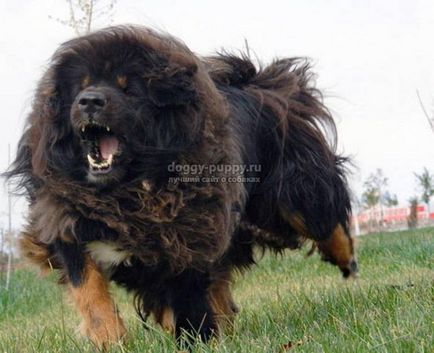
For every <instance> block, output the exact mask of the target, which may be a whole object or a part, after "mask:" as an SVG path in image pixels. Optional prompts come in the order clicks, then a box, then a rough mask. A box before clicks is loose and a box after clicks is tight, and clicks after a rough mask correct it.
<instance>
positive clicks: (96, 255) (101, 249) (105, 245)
mask: <svg viewBox="0 0 434 353" xmlns="http://www.w3.org/2000/svg"><path fill="white" fill-rule="evenodd" d="M87 251H88V252H89V254H90V256H91V258H92V260H93V261H95V263H96V264H97V265H98V266H100V267H101V268H102V269H103V270H109V269H110V268H111V267H116V266H118V265H120V264H121V263H123V262H124V263H126V264H129V261H130V258H131V256H132V254H131V253H130V252H128V251H126V250H122V249H119V247H118V246H117V245H116V244H115V243H113V242H108V241H92V242H90V243H88V244H87Z"/></svg>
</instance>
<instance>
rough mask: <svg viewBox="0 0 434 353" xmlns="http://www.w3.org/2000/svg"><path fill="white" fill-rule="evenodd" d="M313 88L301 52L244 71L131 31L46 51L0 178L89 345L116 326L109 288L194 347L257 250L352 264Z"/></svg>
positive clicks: (214, 325) (325, 115) (326, 125)
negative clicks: (12, 192) (313, 250)
mask: <svg viewBox="0 0 434 353" xmlns="http://www.w3.org/2000/svg"><path fill="white" fill-rule="evenodd" d="M313 81H314V80H313V77H312V74H311V73H310V68H309V63H308V62H307V61H306V60H303V59H299V58H297V59H296V58H294V59H281V60H276V61H274V62H273V63H271V64H270V65H269V66H266V67H262V68H259V69H258V68H257V67H256V66H255V65H254V64H253V63H252V61H251V60H250V59H249V58H248V57H246V56H243V55H240V56H236V55H230V54H219V55H216V56H213V57H199V56H197V55H195V54H193V53H192V52H191V51H190V50H189V49H188V48H187V47H186V46H185V45H184V44H182V43H181V42H180V41H178V40H177V39H175V38H173V37H171V36H169V35H166V34H160V33H156V32H154V31H152V30H149V29H146V28H142V27H135V26H122V27H113V28H108V29H105V30H101V31H98V32H95V33H91V34H89V35H86V36H83V37H79V38H76V39H73V40H71V41H68V42H66V43H64V44H63V45H62V46H61V47H60V48H59V49H58V50H57V51H56V53H55V54H54V56H53V57H52V60H51V63H50V65H49V67H48V69H47V71H46V72H45V74H44V75H43V77H42V79H41V80H40V82H39V85H38V88H37V91H36V94H35V99H34V103H33V107H32V111H31V113H30V115H29V117H28V120H27V125H26V127H25V131H24V133H23V136H22V138H21V140H20V142H19V148H18V153H17V157H16V160H15V162H14V164H13V165H12V166H11V169H10V170H9V172H8V177H11V178H14V179H15V180H17V181H18V186H19V187H21V188H22V189H23V190H24V192H25V194H26V195H27V197H28V199H29V203H30V208H29V221H28V224H27V226H26V228H25V230H24V231H23V233H22V235H21V241H20V244H21V249H22V252H23V254H24V255H25V256H26V257H27V258H28V259H30V260H31V261H33V262H34V263H36V264H38V265H39V266H41V267H42V268H45V269H56V270H58V272H59V274H60V278H61V282H62V283H63V284H64V285H65V287H67V290H68V292H69V294H70V296H71V298H72V299H73V302H74V303H75V305H76V306H77V309H78V311H79V313H80V314H81V316H82V319H83V321H82V326H81V329H82V332H83V333H84V334H85V335H86V336H87V337H89V338H90V339H91V340H92V341H93V342H94V343H95V344H96V345H98V346H102V347H106V346H107V345H108V344H109V343H110V342H115V341H117V340H119V339H121V338H122V337H123V336H124V335H125V332H126V330H125V327H124V324H123V321H122V319H121V317H120V314H119V313H118V311H117V309H116V306H115V303H114V302H113V300H112V298H111V296H110V293H109V286H108V283H109V282H110V281H114V282H116V283H117V284H118V285H120V286H122V287H125V288H126V289H127V290H129V291H131V292H133V293H134V295H135V304H136V308H137V312H138V314H139V315H140V316H141V317H142V318H143V319H146V318H147V317H148V316H149V315H152V316H153V317H154V318H155V319H156V321H157V322H158V323H159V324H160V325H161V326H162V327H163V328H164V329H165V330H167V331H170V332H172V333H173V334H174V335H175V336H176V337H180V336H181V334H182V332H183V331H187V332H190V333H194V334H196V335H199V337H201V338H202V339H203V340H207V339H209V338H210V337H211V336H213V335H216V334H218V332H219V330H221V329H222V327H223V326H224V325H225V324H226V325H227V324H230V322H231V320H232V318H233V317H234V315H235V313H236V312H237V308H236V305H235V303H234V301H233V298H232V295H231V281H232V273H233V272H234V271H235V270H237V269H245V268H247V267H249V266H250V265H251V264H253V263H254V253H255V251H254V249H255V248H257V247H261V248H270V249H274V250H277V251H280V250H283V249H286V248H291V249H295V248H299V247H300V246H301V245H302V244H303V243H304V242H306V241H312V242H313V243H314V244H315V245H316V247H317V248H318V250H319V252H320V253H321V254H322V256H323V259H324V260H326V261H330V262H332V263H333V264H336V265H337V266H338V267H339V268H340V270H341V271H342V273H343V274H344V276H345V277H348V276H351V275H352V274H354V273H355V272H356V271H357V263H356V261H355V255H354V249H353V241H352V238H351V236H350V234H349V229H348V228H349V224H348V222H349V221H348V220H349V214H350V199H349V193H348V190H347V184H346V179H345V162H346V159H345V158H343V157H341V156H339V155H337V153H336V152H335V147H334V142H335V141H334V140H335V125H334V122H333V119H332V117H331V115H330V114H329V112H328V110H327V109H326V108H325V107H324V106H323V103H322V98H321V94H320V92H319V91H318V90H317V89H316V88H315V87H314V82H313Z"/></svg>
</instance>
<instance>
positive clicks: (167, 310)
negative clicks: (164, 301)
mask: <svg viewBox="0 0 434 353" xmlns="http://www.w3.org/2000/svg"><path fill="white" fill-rule="evenodd" d="M154 316H155V321H156V322H157V323H158V324H159V325H160V326H161V328H162V329H163V330H164V331H166V332H168V333H170V334H172V335H174V334H175V328H176V322H175V314H174V312H173V310H172V308H171V307H169V306H165V307H163V308H161V309H160V310H158V311H156V312H154Z"/></svg>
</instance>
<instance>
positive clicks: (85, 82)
mask: <svg viewBox="0 0 434 353" xmlns="http://www.w3.org/2000/svg"><path fill="white" fill-rule="evenodd" d="M89 85H90V76H89V75H86V76H84V77H83V78H82V79H81V82H80V86H81V89H84V88H86V87H88V86H89Z"/></svg>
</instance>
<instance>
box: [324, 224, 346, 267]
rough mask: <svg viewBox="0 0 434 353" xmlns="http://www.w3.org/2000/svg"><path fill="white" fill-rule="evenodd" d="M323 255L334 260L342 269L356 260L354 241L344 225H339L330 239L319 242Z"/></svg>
mask: <svg viewBox="0 0 434 353" xmlns="http://www.w3.org/2000/svg"><path fill="white" fill-rule="evenodd" d="M318 248H319V250H320V252H321V253H323V254H324V255H326V256H328V257H330V258H332V259H333V261H335V262H336V264H337V265H338V266H339V267H340V268H344V267H347V266H348V264H349V263H350V262H351V261H352V260H353V259H354V249H353V240H352V238H351V237H349V236H348V235H347V234H346V233H345V230H344V228H343V227H342V225H340V224H338V225H337V226H336V228H335V229H334V231H333V233H332V236H331V237H330V239H328V240H325V241H320V242H318Z"/></svg>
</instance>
